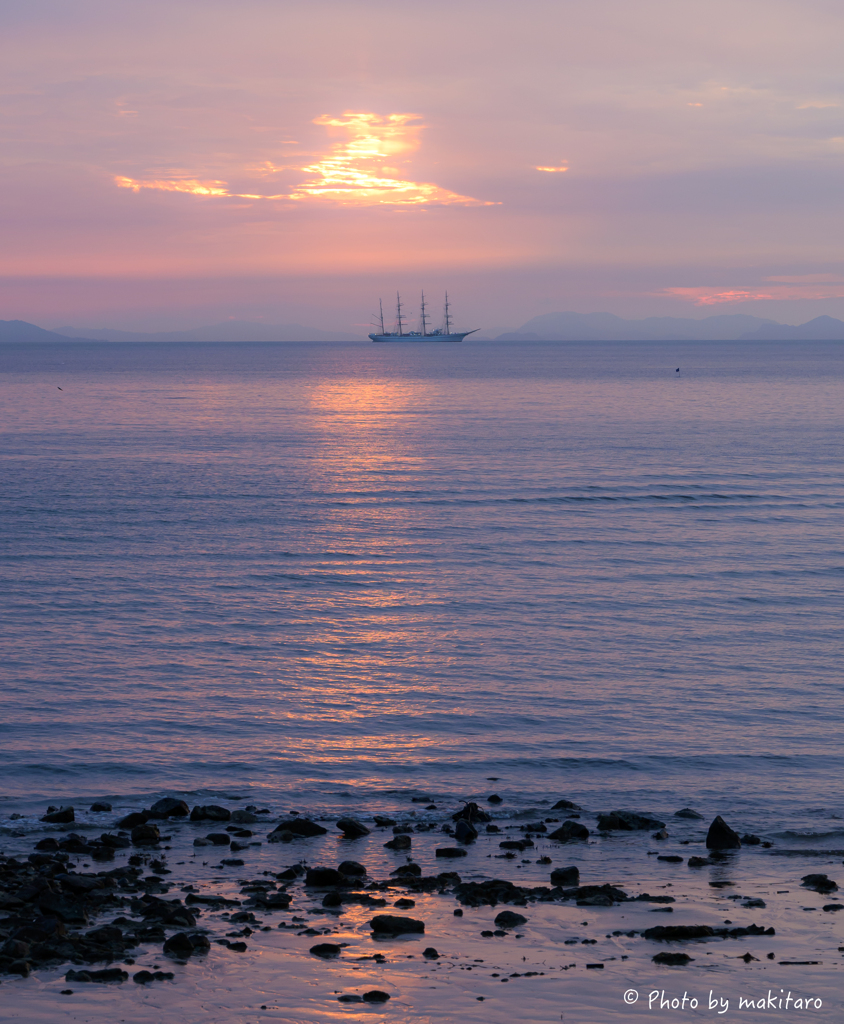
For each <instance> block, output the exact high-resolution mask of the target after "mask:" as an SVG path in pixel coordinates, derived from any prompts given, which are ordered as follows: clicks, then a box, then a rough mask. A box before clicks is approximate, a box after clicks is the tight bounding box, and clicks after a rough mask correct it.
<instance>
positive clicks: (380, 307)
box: [372, 299, 387, 335]
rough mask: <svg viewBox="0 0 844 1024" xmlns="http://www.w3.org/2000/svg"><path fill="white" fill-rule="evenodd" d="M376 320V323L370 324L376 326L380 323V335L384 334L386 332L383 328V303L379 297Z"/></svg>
mask: <svg viewBox="0 0 844 1024" xmlns="http://www.w3.org/2000/svg"><path fill="white" fill-rule="evenodd" d="M377 320H378V323H375V324H373V325H372V326H373V327H378V326H379V325H380V327H381V331H380V333H381V334H382V335H383V334H386V333H387V332H386V331H385V330H384V306H383V303H382V302H381V300H380V299H379V300H378V317H377Z"/></svg>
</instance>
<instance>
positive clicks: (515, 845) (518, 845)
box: [498, 839, 533, 850]
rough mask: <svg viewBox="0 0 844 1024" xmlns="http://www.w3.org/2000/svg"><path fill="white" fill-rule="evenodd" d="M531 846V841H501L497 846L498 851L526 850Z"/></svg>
mask: <svg viewBox="0 0 844 1024" xmlns="http://www.w3.org/2000/svg"><path fill="white" fill-rule="evenodd" d="M531 846H533V840H532V839H503V840H502V841H501V842H500V843H499V844H498V848H499V850H527V849H528V848H529V847H531Z"/></svg>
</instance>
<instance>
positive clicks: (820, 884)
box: [800, 874, 838, 892]
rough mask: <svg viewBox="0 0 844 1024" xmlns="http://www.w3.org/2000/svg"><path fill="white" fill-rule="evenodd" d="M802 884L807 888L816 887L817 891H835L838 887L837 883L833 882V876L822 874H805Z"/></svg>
mask: <svg viewBox="0 0 844 1024" xmlns="http://www.w3.org/2000/svg"><path fill="white" fill-rule="evenodd" d="M800 884H801V885H804V886H805V887H806V888H807V889H814V890H815V892H835V890H836V889H837V888H838V885H837V883H836V882H833V880H832V879H831V878H829V877H827V875H820V874H814V875H803V878H802V879H801V880H800Z"/></svg>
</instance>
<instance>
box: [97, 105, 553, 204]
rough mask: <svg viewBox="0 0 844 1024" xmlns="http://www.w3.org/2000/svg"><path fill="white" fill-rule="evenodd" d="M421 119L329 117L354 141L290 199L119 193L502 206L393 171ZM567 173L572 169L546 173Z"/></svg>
mask: <svg viewBox="0 0 844 1024" xmlns="http://www.w3.org/2000/svg"><path fill="white" fill-rule="evenodd" d="M418 121H419V117H418V115H416V114H389V115H387V116H386V117H382V116H380V115H378V114H369V113H356V112H354V111H346V113H345V114H343V116H342V117H330V116H329V115H327V114H326V115H324V116H322V117H318V118H316V119H315V120H314V124H319V125H325V126H326V127H328V128H333V129H340V130H342V131H343V132H345V133H346V134H347V135H348V136H349V137H348V138H347V140H346V141H343V142H338V143H335V145H333V146H332V147H331V151H330V152H329V153H328V154H327V155H326V156H324V157H323V158H322V159H321V160H319V161H317V162H316V163H312V164H308V165H307V166H305V167H302V168H299V170H301V171H303V172H304V173H305V174H307V175H308V178H307V179H306V180H305V181H303V182H302V183H301V184H299V185H296V186H295V187H294V188H293V190H292V191H291V192H290V193H283V194H279V195H254V194H248V193H242V192H230V191H229V190H228V187H227V186H228V183H227V182H225V181H201V180H199V179H198V178H173V179H158V178H156V179H149V180H145V179H135V178H126V177H116V178H115V179H114V183H115V184H116V185H117V186H118V187H119V188H129V189H132V190H133V191H134V192H139V191H140V190H141V189H145V188H146V189H157V190H160V191H164V192H188V193H191V194H192V195H201V196H225V197H230V198H237V199H285V200H288V201H293V202H300V203H301V202H321V203H326V202H328V203H332V204H336V205H340V206H384V205H388V206H399V205H400V206H422V205H430V204H435V205H438V206H444V205H457V206H497V205H498V204H497V203H492V202H484V201H483V200H480V199H473V198H472V197H471V196H461V195H458V194H457V193H456V192H450V191H449V190H448V189H445V188H440V186H439V185H435V184H433V183H431V182H416V181H408V180H405V179H403V178H401V177H399V176H398V175H400V174H401V171H400V170H399V169H398V168H396V167H395V166H392V165H393V164H394V163H396V162H397V161H399V162H401V161H402V160H404V159H406V157H407V156H408V155H409V154H410V153H413V152H414V151H415V150H416V149H418V148H419V133H420V132H421V130H422V128H423V127H424V125H422V124H419V123H414V122H418ZM287 169H288V168H286V167H276V166H275V165H274V164H273V163H271V162H270V161H266V162H265V163H264V164H262V165H261V167H260V168H255V169H254V170H253V173H255V172H257V173H258V174H259V176H260V177H262V178H266V177H268V176H270V175H275V174H277V173H280V172H282V171H284V170H287ZM540 169H541V170H566V168H540Z"/></svg>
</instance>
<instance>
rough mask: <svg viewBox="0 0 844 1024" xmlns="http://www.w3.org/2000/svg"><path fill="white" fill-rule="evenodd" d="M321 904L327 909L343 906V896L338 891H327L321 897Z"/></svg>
mask: <svg viewBox="0 0 844 1024" xmlns="http://www.w3.org/2000/svg"><path fill="white" fill-rule="evenodd" d="M322 905H323V906H324V907H328V908H329V909H331V908H335V907H342V906H343V897H342V896H341V895H340V893H339V892H327V893H326V894H325V896H324V897H323V899H322Z"/></svg>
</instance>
